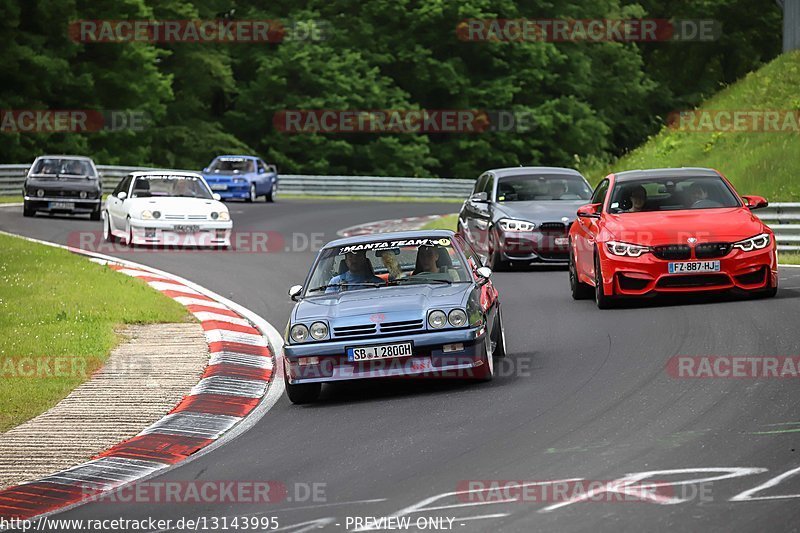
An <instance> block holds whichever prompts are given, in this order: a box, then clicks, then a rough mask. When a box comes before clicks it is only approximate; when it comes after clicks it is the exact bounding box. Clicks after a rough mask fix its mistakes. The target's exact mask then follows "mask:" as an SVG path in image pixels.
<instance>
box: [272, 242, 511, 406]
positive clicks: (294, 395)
mask: <svg viewBox="0 0 800 533" xmlns="http://www.w3.org/2000/svg"><path fill="white" fill-rule="evenodd" d="M491 275H492V271H491V270H490V269H489V268H487V267H484V266H481V262H480V259H479V257H478V255H477V254H476V253H475V251H474V250H473V249H472V248H471V247H470V246H469V245H468V244H467V243H466V242H465V241H464V240H463V239H462V238H461V237H460V236H458V235H455V234H454V233H453V232H452V231H445V230H435V231H406V232H399V233H383V234H374V235H365V236H358V237H350V238H346V239H339V240H336V241H333V242H330V243H328V244H327V245H325V247H324V248H323V249H322V250H321V251H320V252H319V254H318V255H317V258H316V260H315V261H314V265H313V266H312V267H311V271H310V272H309V274H308V276H307V277H306V281H305V284H304V285H295V286H294V287H292V288H291V289H289V296H291V298H292V300H294V301H297V302H298V303H297V305H295V307H294V310H293V311H292V314H291V317H290V319H289V323H288V324H287V326H286V335H285V340H286V344H285V345H284V353H285V359H284V363H285V364H284V380H285V383H286V391H287V394H288V396H289V399H290V400H291V401H292V402H293V403H307V402H313V401H314V400H316V399H317V398H318V397H319V394H320V391H321V387H322V383H325V382H331V381H342V380H351V379H366V378H380V377H408V376H433V377H455V378H466V379H474V380H480V381H488V380H491V379H492V376H493V374H494V363H493V357H502V356H504V355H505V352H506V347H505V335H504V333H503V320H502V316H501V313H500V301H499V298H498V294H497V290H496V289H495V288H494V286H493V284H492V281H491V279H490V276H491Z"/></svg>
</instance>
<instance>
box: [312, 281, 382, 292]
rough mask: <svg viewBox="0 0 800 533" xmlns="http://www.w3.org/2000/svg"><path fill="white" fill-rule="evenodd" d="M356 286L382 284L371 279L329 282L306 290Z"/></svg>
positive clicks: (314, 290)
mask: <svg viewBox="0 0 800 533" xmlns="http://www.w3.org/2000/svg"><path fill="white" fill-rule="evenodd" d="M358 286H366V287H383V285H382V284H380V283H375V282H372V281H355V282H353V283H330V284H328V285H322V286H320V287H314V288H313V289H308V292H316V291H322V290H325V289H329V288H331V287H358Z"/></svg>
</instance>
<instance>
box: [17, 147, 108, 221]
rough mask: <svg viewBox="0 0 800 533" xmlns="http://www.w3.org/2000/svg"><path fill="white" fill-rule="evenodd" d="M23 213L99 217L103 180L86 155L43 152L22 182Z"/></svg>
mask: <svg viewBox="0 0 800 533" xmlns="http://www.w3.org/2000/svg"><path fill="white" fill-rule="evenodd" d="M22 194H23V198H24V204H23V215H24V216H26V217H32V216H34V215H36V212H37V211H45V212H47V213H60V214H72V215H89V218H91V219H92V220H100V206H101V204H102V196H103V183H102V181H101V180H100V174H99V173H98V172H97V167H95V165H94V161H92V160H91V159H90V158H88V157H80V156H73V155H43V156H39V157H37V158H36V160H35V161H34V162H33V164H32V165H31V168H30V169H29V170H28V175H27V176H26V177H25V183H24V184H23V185H22Z"/></svg>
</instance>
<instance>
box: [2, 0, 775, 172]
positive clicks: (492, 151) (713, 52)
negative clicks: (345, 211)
mask: <svg viewBox="0 0 800 533" xmlns="http://www.w3.org/2000/svg"><path fill="white" fill-rule="evenodd" d="M0 13H2V14H3V16H2V17H0V39H2V42H3V45H2V47H0V69H2V79H3V82H4V83H2V84H1V85H0V109H4V110H8V109H54V110H55V109H98V110H104V109H128V110H136V111H145V112H147V113H148V114H149V116H150V117H152V122H151V124H150V126H149V127H148V128H147V129H146V130H144V131H140V132H132V131H119V132H97V133H86V134H67V133H54V134H14V133H3V134H2V135H0V161H2V162H4V163H16V162H26V161H29V160H32V159H33V158H34V157H35V156H36V155H38V154H40V153H43V152H51V153H54V152H59V153H78V154H85V155H90V156H92V157H94V158H95V160H96V161H97V162H99V163H103V164H136V165H145V164H152V165H164V166H169V167H177V168H202V167H203V166H205V164H206V163H207V162H208V161H210V159H211V158H212V157H214V156H215V155H216V154H219V153H230V152H234V153H237V152H254V153H258V154H260V155H262V156H263V157H265V158H266V159H267V160H268V161H269V162H271V163H275V164H277V165H278V166H279V168H280V169H281V171H282V172H284V173H296V174H302V173H320V174H365V175H366V174H376V175H411V176H444V177H451V176H452V177H475V176H476V174H477V173H479V172H480V171H482V170H483V169H486V168H490V167H496V166H513V165H519V164H545V165H559V166H577V167H579V168H580V167H581V166H583V165H586V164H587V163H588V162H597V161H598V160H601V161H602V160H609V159H611V158H613V157H617V156H619V155H621V154H623V153H625V152H626V151H628V150H630V149H632V148H634V147H635V146H637V145H638V144H640V143H641V142H642V141H643V140H645V139H646V138H647V137H648V136H649V135H652V134H653V133H655V132H656V131H658V129H659V128H660V126H661V124H662V120H663V118H662V117H665V116H666V114H667V113H668V112H669V111H672V110H676V109H685V108H687V107H691V106H694V105H696V104H697V103H699V102H700V101H701V100H702V99H703V98H704V97H706V96H708V95H710V94H712V93H714V92H716V91H717V90H719V89H720V88H721V87H723V86H725V85H726V84H729V83H731V82H733V81H735V80H736V79H738V78H739V77H741V76H742V75H744V74H745V73H747V72H748V71H750V70H752V69H754V68H757V67H758V66H760V65H761V64H763V63H765V62H766V61H768V60H770V59H772V58H773V57H775V56H776V55H778V53H779V52H780V35H781V34H780V31H781V13H780V10H779V8H778V7H777V6H776V5H775V3H774V2H764V1H763V0H636V1H628V0H563V1H558V2H556V1H554V0H520V1H511V0H370V1H368V2H363V3H357V2H352V1H349V0H305V1H302V2H298V1H296V0H274V1H271V2H263V1H258V0H0ZM221 17H227V18H233V19H240V20H245V19H273V20H274V19H277V20H280V21H293V20H294V21H302V20H309V19H314V20H322V21H325V22H326V23H327V27H328V28H329V30H330V31H328V32H327V34H326V38H325V39H324V40H319V41H302V40H297V41H285V42H281V43H274V44H264V43H235V44H233V43H225V44H222V43H202V44H200V43H174V44H158V43H143V42H135V43H94V44H82V43H76V42H74V41H72V40H71V39H70V38H69V33H68V25H69V23H70V22H71V21H75V20H78V19H113V20H123V19H172V20H174V19H214V18H221ZM473 17H474V18H482V19H487V18H506V19H513V18H530V19H555V18H580V19H586V18H595V17H600V18H612V19H619V18H635V17H653V18H682V19H692V18H693V19H699V18H711V19H716V20H718V21H719V22H721V23H722V28H723V31H722V36H721V38H720V39H719V40H717V41H714V42H711V43H709V42H698V43H674V42H666V43H643V44H636V43H610V42H607V43H589V42H583V43H581V42H575V43H546V42H464V41H461V40H459V39H458V38H457V35H456V26H457V24H458V23H459V21H461V20H463V19H467V18H473ZM285 109H337V110H354V109H491V110H499V109H502V110H513V111H516V112H527V113H530V114H532V116H534V117H536V127H535V128H533V129H531V130H530V131H527V132H513V131H512V132H492V133H483V134H410V133H407V134H366V133H354V134H286V133H282V132H279V131H276V130H275V129H274V128H273V122H272V120H273V115H274V114H275V113H276V112H279V111H281V110H285Z"/></svg>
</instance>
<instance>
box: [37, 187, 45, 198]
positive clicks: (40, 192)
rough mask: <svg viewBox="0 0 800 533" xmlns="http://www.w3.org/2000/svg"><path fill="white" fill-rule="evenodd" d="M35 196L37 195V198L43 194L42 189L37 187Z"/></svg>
mask: <svg viewBox="0 0 800 533" xmlns="http://www.w3.org/2000/svg"><path fill="white" fill-rule="evenodd" d="M36 196H38V197H39V198H41V197H42V196H44V189H39V190H38V191H36Z"/></svg>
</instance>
